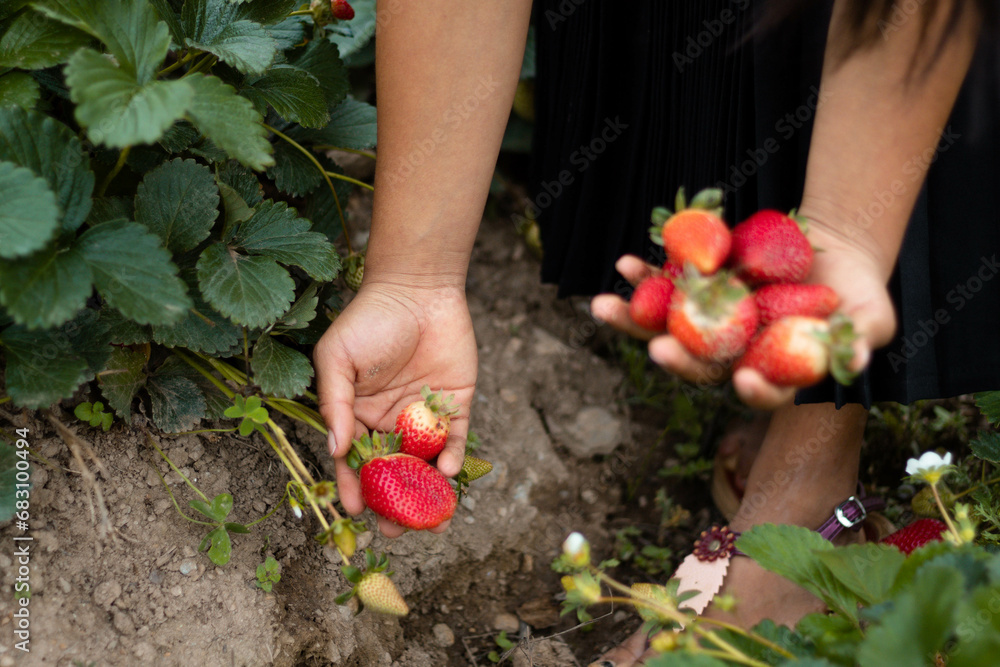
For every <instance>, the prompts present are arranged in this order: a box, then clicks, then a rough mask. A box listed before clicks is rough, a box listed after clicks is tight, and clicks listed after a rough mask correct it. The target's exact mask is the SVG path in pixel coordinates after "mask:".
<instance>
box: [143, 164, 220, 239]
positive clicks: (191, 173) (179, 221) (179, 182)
mask: <svg viewBox="0 0 1000 667" xmlns="http://www.w3.org/2000/svg"><path fill="white" fill-rule="evenodd" d="M218 206H219V189H218V188H217V187H216V186H215V178H213V177H212V172H211V170H209V168H208V167H206V166H205V165H202V164H198V163H197V162H195V161H194V160H182V159H180V158H177V159H174V160H171V161H170V162H165V163H163V164H162V165H160V166H159V167H157V168H156V169H154V170H153V171H151V172H149V173H148V174H146V176H145V177H144V178H143V179H142V182H141V183H139V187H138V190H137V191H136V195H135V220H136V222H140V223H142V224H144V225H146V227H148V228H149V230H150V231H151V232H153V233H154V234H156V235H157V236H159V237H160V239H162V240H163V245H165V246H166V247H167V249H168V250H170V251H171V252H174V253H178V252H183V251H186V250H191V249H192V248H194V247H195V246H197V245H198V244H199V243H201V242H202V241H204V240H205V239H207V238H208V235H209V234H210V233H211V231H212V225H214V224H215V219H216V218H217V217H218V216H219V209H218Z"/></svg>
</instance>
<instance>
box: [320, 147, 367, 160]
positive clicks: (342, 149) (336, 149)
mask: <svg viewBox="0 0 1000 667" xmlns="http://www.w3.org/2000/svg"><path fill="white" fill-rule="evenodd" d="M313 149H314V150H317V151H343V152H345V153H354V154H355V155H363V156H364V157H370V158H371V159H373V160H375V159H377V158H376V157H375V153H372V152H371V151H359V150H358V149H357V148H344V147H343V146H331V145H330V144H318V145H315V146H313Z"/></svg>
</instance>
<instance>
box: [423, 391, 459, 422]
mask: <svg viewBox="0 0 1000 667" xmlns="http://www.w3.org/2000/svg"><path fill="white" fill-rule="evenodd" d="M420 395H421V396H422V397H423V399H424V402H425V403H426V404H427V409H429V410H430V411H431V412H433V413H434V414H435V415H440V416H441V417H450V416H452V415H455V414H458V406H457V405H452V401H454V400H455V394H451V395H449V396H448V397H447V398H445V395H444V390H441V391H439V392H434V391H431V388H430V386H428V385H426V384H425V385H424V386H423V387H422V388H421V389H420Z"/></svg>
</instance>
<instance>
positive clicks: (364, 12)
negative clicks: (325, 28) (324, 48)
mask: <svg viewBox="0 0 1000 667" xmlns="http://www.w3.org/2000/svg"><path fill="white" fill-rule="evenodd" d="M351 7H353V8H354V18H353V19H351V20H350V21H339V22H338V23H337V24H336V25H333V26H331V27H330V29H329V33H330V37H329V40H330V41H331V42H332V43H334V44H336V45H337V46H338V47H339V48H340V54H341V56H342V57H344V58H347V57H348V56H353V55H355V54H357V53H359V52H360V51H361V50H362V49H363V48H364V47H365V46H366V45H367V44H368V42H370V41H371V40H372V38H373V37H374V36H375V26H376V16H375V0H353V1H352V2H351Z"/></svg>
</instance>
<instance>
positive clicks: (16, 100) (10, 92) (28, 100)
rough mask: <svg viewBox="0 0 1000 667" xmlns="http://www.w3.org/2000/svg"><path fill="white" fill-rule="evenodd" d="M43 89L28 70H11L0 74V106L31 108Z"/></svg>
mask: <svg viewBox="0 0 1000 667" xmlns="http://www.w3.org/2000/svg"><path fill="white" fill-rule="evenodd" d="M41 94H42V91H41V88H40V87H39V85H38V82H37V81H35V79H34V77H32V76H31V75H30V74H27V73H26V72H10V73H8V74H4V75H3V76H0V108H2V107H19V108H21V109H30V108H31V107H33V106H35V102H37V101H38V98H39V97H40V96H41Z"/></svg>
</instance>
